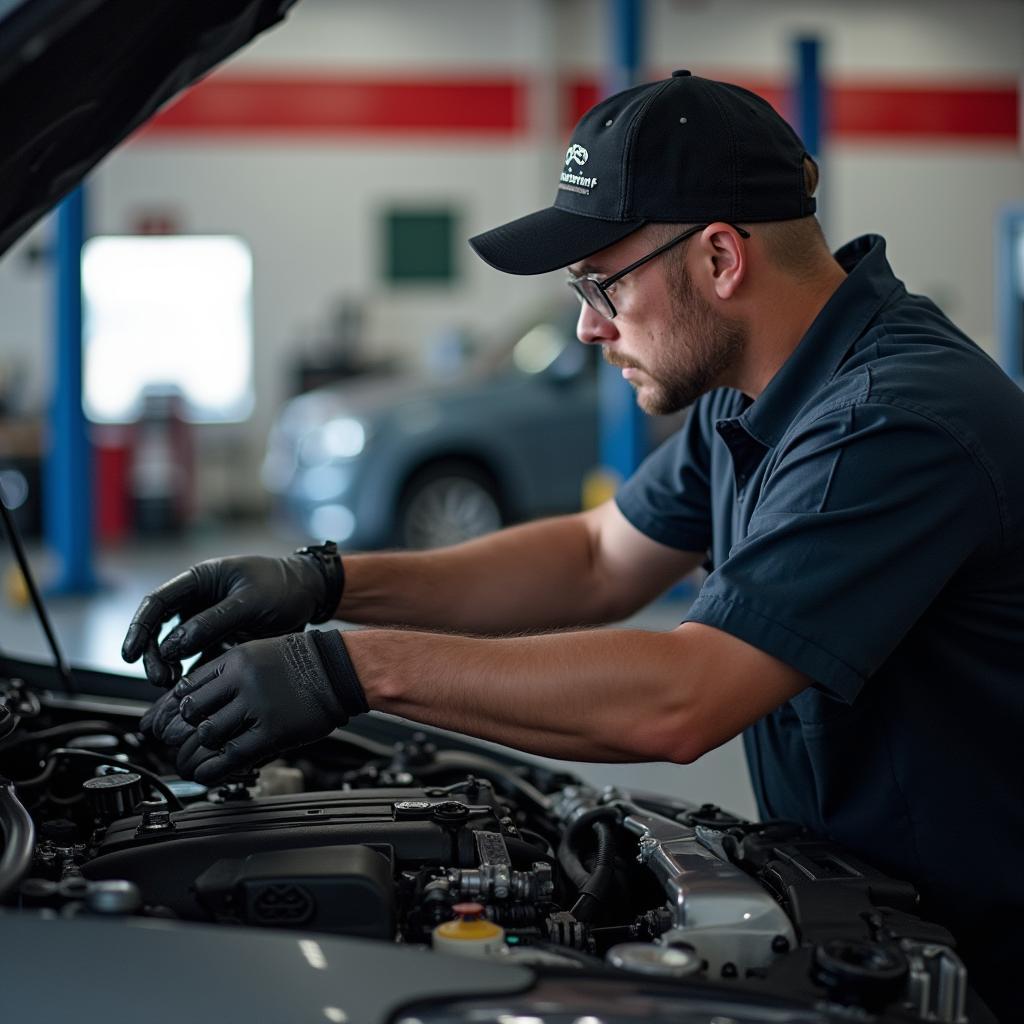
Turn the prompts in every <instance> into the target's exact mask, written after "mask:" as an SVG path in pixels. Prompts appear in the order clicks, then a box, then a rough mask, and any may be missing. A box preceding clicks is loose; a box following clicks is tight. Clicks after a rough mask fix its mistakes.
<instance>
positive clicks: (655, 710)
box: [345, 623, 809, 763]
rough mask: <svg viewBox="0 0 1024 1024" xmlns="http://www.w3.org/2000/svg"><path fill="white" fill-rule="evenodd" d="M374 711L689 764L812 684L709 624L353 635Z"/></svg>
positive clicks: (532, 743) (599, 756)
mask: <svg viewBox="0 0 1024 1024" xmlns="http://www.w3.org/2000/svg"><path fill="white" fill-rule="evenodd" d="M345 643H346V646H347V648H348V651H349V654H350V656H351V658H352V661H353V664H354V665H355V668H356V671H357V673H358V675H359V678H360V681H361V682H362V685H363V688H364V690H365V692H366V697H367V701H368V702H369V705H370V707H371V708H373V709H375V710H379V711H385V712H389V713H391V714H395V715H400V716H402V717H405V718H409V719H411V720H413V721H416V722H423V723H425V724H428V725H435V726H440V727H442V728H446V729H454V730H456V731H459V732H463V733H466V734H468V735H471V736H478V737H480V738H482V739H487V740H493V741H495V742H498V743H504V744H507V745H509V746H512V747H517V748H519V749H520V750H526V751H530V752H532V753H535V754H542V755H545V756H549V757H559V758H568V759H572V760H580V761H675V762H679V763H689V762H691V761H693V760H695V759H696V758H698V757H700V756H701V755H702V754H703V753H705V752H706V751H708V750H711V749H713V748H714V747H716V746H718V745H720V744H721V743H724V742H725V741H726V740H728V739H729V738H731V737H732V736H735V735H736V734H737V733H738V732H740V731H741V730H742V729H744V728H745V727H746V726H747V725H749V724H751V723H752V722H754V721H756V720H757V719H759V718H761V717H762V716H763V715H765V714H767V713H768V712H769V711H771V710H773V709H774V708H775V707H777V706H778V705H780V704H781V703H783V702H784V701H786V700H788V699H790V698H791V697H793V696H795V695H796V694H797V693H799V692H800V691H801V690H802V689H803V688H804V687H805V686H806V685H807V684H808V682H809V680H808V679H807V677H806V676H804V675H802V674H801V673H799V672H797V671H796V670H794V669H792V668H790V667H789V666H788V665H786V664H784V663H783V662H781V661H779V660H778V659H776V658H773V657H771V656H770V655H768V654H765V653H764V652H763V651H760V650H758V649H757V648H756V647H752V646H751V645H750V644H747V643H745V642H744V641H742V640H738V639H737V638H736V637H733V636H730V635H729V634H728V633H724V632H722V631H720V630H717V629H713V628H711V627H709V626H704V625H702V624H699V623H684V624H683V625H682V626H680V627H679V628H678V629H676V630H674V631H672V632H670V633H648V632H642V631H639V630H591V631H586V632H579V633H562V634H552V635H547V636H533V637H515V638H496V639H480V638H472V637H456V636H441V635H435V634H426V633H412V632H406V631H400V630H363V631H355V632H348V633H346V634H345Z"/></svg>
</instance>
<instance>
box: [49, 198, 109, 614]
mask: <svg viewBox="0 0 1024 1024" xmlns="http://www.w3.org/2000/svg"><path fill="white" fill-rule="evenodd" d="M84 241H85V189H84V186H80V187H79V188H77V189H75V191H74V192H72V193H71V194H70V195H68V197H67V198H66V199H65V200H64V201H63V202H62V203H61V204H60V206H59V207H58V208H57V244H56V259H55V266H54V279H55V287H54V292H55V296H54V298H55V303H54V312H55V323H54V328H55V331H54V333H55V341H56V344H55V346H54V348H55V353H54V355H55V361H54V367H55V369H54V382H53V397H52V404H51V406H50V420H49V431H48V443H47V451H46V465H45V489H44V492H43V505H44V526H45V530H46V540H47V543H48V544H49V546H50V548H51V549H52V550H53V551H54V553H55V554H56V555H57V557H58V559H59V562H60V568H59V573H58V576H57V578H56V579H55V580H54V582H53V583H52V584H51V586H50V592H51V593H54V594H59V595H73V594H87V593H90V592H92V591H94V590H95V589H96V587H97V583H96V576H95V573H94V572H93V493H92V490H93V485H92V446H91V444H90V441H89V431H88V425H87V424H86V421H85V413H84V412H83V410H82V245H83V243H84Z"/></svg>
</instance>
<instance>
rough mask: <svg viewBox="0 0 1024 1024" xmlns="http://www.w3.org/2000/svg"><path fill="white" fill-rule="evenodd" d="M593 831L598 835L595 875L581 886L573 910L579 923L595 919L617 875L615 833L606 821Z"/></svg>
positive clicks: (598, 823) (573, 914) (594, 826)
mask: <svg viewBox="0 0 1024 1024" xmlns="http://www.w3.org/2000/svg"><path fill="white" fill-rule="evenodd" d="M593 829H594V832H595V833H597V855H596V856H595V858H594V870H593V873H592V874H591V875H590V877H589V878H588V879H587V881H586V883H585V884H584V885H582V886H580V898H579V899H578V900H577V901H576V903H575V905H574V906H573V908H572V916H573V917H575V918H576V920H577V921H590V920H591V919H592V918H593V916H594V914H595V913H596V912H597V910H598V909H599V908H600V906H601V904H602V903H603V902H604V899H605V897H606V896H607V895H608V890H609V889H610V888H611V884H612V880H613V878H614V873H615V833H614V832H613V831H612V827H611V825H609V824H608V823H607V822H605V821H596V822H594V824H593Z"/></svg>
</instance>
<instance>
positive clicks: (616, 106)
mask: <svg viewBox="0 0 1024 1024" xmlns="http://www.w3.org/2000/svg"><path fill="white" fill-rule="evenodd" d="M805 156H807V151H806V149H805V148H804V144H803V143H802V142H801V141H800V138H799V136H798V135H797V134H796V132H795V131H793V129H792V128H791V127H790V126H789V124H787V123H786V121H785V120H784V119H783V118H782V117H780V116H779V115H778V114H777V113H776V112H775V110H774V109H773V108H772V106H771V105H770V104H769V103H768V102H767V101H766V100H763V99H762V98H761V97H760V96H757V95H756V94H754V93H752V92H749V91H748V90H747V89H741V88H740V87H739V86H738V85H731V84H729V83H728V82H715V81H712V80H711V79H708V78H698V77H697V76H696V75H691V74H690V72H689V71H673V72H672V77H671V78H667V79H664V80H662V81H660V82H652V83H648V84H647V85H638V86H635V87H633V88H632V89H626V90H625V91H624V92H620V93H616V94H615V95H614V96H610V97H609V98H608V99H606V100H602V101H601V102H600V103H598V104H597V105H596V106H594V107H592V108H591V109H590V110H588V111H587V113H586V114H584V115H583V117H582V119H581V120H580V122H579V124H577V125H576V129H575V131H574V132H573V134H572V139H571V141H570V144H569V148H568V149H567V150H566V153H565V162H564V164H563V166H562V168H561V173H560V175H559V181H558V192H557V194H556V195H555V202H554V205H552V206H549V207H548V208H547V209H544V210H538V211H537V212H536V213H531V214H528V215H527V216H525V217H520V218H519V219H518V220H514V221H510V222H509V223H508V224H503V225H502V226H501V227H497V228H493V229H492V230H491V231H485V232H484V233H483V234H481V235H476V236H475V237H473V238H471V239H470V240H469V244H470V245H471V246H472V247H473V249H474V250H475V251H476V252H477V254H478V255H479V256H480V257H481V258H482V259H483V260H484V261H486V262H487V263H489V264H490V265H491V266H492V267H496V268H497V269H498V270H502V271H504V272H505V273H507V274H543V273H546V272H548V271H550V270H558V269H560V268H561V267H567V266H569V264H571V263H576V262H578V261H579V260H582V259H585V258H586V257H587V256H590V255H592V254H593V253H595V252H598V251H600V250H601V249H604V248H605V247H606V246H609V245H612V244H613V243H614V242H617V241H619V240H620V239H622V238H625V237H626V236H627V235H629V234H632V233H633V232H634V231H636V230H637V228H640V227H642V226H643V225H644V224H648V223H650V222H652V221H661V222H669V223H680V224H697V223H700V222H703V221H709V222H710V221H716V220H723V221H728V222H730V223H743V222H755V221H762V222H763V221H777V220H794V219H796V218H798V217H806V216H809V215H810V214H812V213H814V211H815V208H816V204H815V202H814V198H813V197H812V196H808V195H807V194H806V188H805V185H804V157H805Z"/></svg>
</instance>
